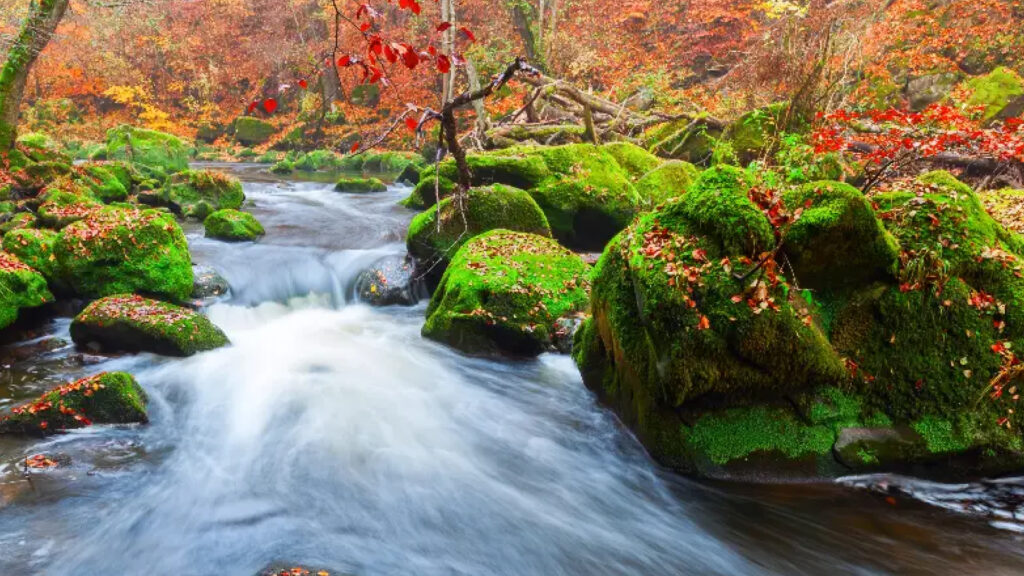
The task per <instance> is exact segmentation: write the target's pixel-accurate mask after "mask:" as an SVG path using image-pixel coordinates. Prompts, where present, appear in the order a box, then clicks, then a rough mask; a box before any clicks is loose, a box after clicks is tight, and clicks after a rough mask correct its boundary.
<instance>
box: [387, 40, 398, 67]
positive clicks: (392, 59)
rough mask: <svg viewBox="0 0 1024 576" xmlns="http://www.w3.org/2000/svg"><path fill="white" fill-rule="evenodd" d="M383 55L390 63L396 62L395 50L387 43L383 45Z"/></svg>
mask: <svg viewBox="0 0 1024 576" xmlns="http://www.w3.org/2000/svg"><path fill="white" fill-rule="evenodd" d="M384 57H385V58H387V59H388V62H391V63H392V64H394V63H395V62H398V54H397V53H395V51H394V50H392V49H391V46H388V45H387V44H385V45H384Z"/></svg>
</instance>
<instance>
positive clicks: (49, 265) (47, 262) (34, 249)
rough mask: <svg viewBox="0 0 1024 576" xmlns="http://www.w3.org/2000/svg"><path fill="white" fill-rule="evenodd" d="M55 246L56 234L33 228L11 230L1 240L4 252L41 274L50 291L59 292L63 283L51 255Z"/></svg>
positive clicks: (54, 257) (55, 261)
mask: <svg viewBox="0 0 1024 576" xmlns="http://www.w3.org/2000/svg"><path fill="white" fill-rule="evenodd" d="M56 244H57V233H56V232H54V231H52V230H38V229H35V228H22V229H18V230H12V231H11V232H9V233H7V234H6V235H4V238H3V249H4V251H5V252H7V253H8V254H13V255H14V256H15V257H17V258H18V259H19V260H21V261H22V262H23V263H24V264H25V265H26V266H29V267H30V268H32V269H34V270H35V271H37V272H39V273H40V274H42V275H43V277H44V278H46V282H47V283H48V284H49V286H50V289H51V290H56V291H58V292H61V291H63V290H62V288H63V287H64V286H65V283H64V281H63V278H62V275H61V271H60V268H59V266H58V265H57V258H56V256H54V253H53V252H54V248H55V246H56Z"/></svg>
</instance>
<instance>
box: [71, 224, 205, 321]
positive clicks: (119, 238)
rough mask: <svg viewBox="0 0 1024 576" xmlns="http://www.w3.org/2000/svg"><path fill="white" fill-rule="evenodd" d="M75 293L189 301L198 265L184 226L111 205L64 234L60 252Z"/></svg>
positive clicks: (92, 295) (73, 225)
mask: <svg viewBox="0 0 1024 576" xmlns="http://www.w3.org/2000/svg"><path fill="white" fill-rule="evenodd" d="M54 254H55V255H56V257H57V262H58V264H59V266H60V269H61V270H62V273H63V274H64V276H65V277H66V278H67V280H68V283H69V284H70V285H71V288H72V289H73V290H74V291H75V293H77V294H79V295H81V296H86V297H100V296H109V295H112V294H122V293H127V292H140V293H143V294H153V295H156V296H161V297H164V298H169V299H171V300H178V301H184V300H186V299H187V298H188V297H189V294H191V292H192V264H191V258H190V256H189V252H188V244H187V243H186V241H185V235H184V234H183V233H182V231H181V227H179V226H178V223H177V222H175V221H174V217H173V216H171V215H170V214H165V213H162V212H158V211H156V210H135V209H129V208H119V207H107V208H103V209H101V210H98V211H96V212H94V213H92V214H90V215H89V216H87V217H86V218H85V219H83V220H81V221H79V222H75V223H74V224H71V225H70V226H68V227H67V228H64V230H63V231H61V233H60V236H59V238H58V241H57V247H56V249H55V251H54Z"/></svg>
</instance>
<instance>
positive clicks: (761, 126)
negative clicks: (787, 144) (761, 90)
mask: <svg viewBox="0 0 1024 576" xmlns="http://www.w3.org/2000/svg"><path fill="white" fill-rule="evenodd" d="M788 110H789V104H788V103H786V102H778V103H775V104H772V105H771V106H767V107H765V108H760V109H757V110H753V111H751V112H748V113H746V114H744V115H743V116H740V117H739V118H738V119H737V120H736V121H735V122H733V123H732V124H731V125H730V126H729V128H728V129H727V130H726V132H725V139H726V140H727V141H728V142H729V144H730V145H731V146H732V149H733V150H734V151H735V153H736V155H737V156H738V157H739V160H740V161H741V162H744V163H745V162H750V161H753V160H756V159H757V158H759V157H761V156H763V155H765V154H769V153H771V152H773V149H774V148H775V147H777V146H778V144H779V140H780V138H781V132H782V130H783V128H785V123H786V118H785V115H786V114H787V113H788Z"/></svg>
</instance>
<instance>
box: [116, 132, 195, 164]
mask: <svg viewBox="0 0 1024 576" xmlns="http://www.w3.org/2000/svg"><path fill="white" fill-rule="evenodd" d="M107 159H109V160H123V161H126V162H130V163H132V164H136V165H140V166H145V167H148V168H155V169H157V170H159V171H161V172H163V173H164V174H173V173H175V172H180V171H182V170H184V169H186V168H188V148H187V147H186V146H185V144H184V143H183V142H182V141H181V140H180V139H179V138H178V137H177V136H174V135H172V134H166V133H164V132H157V131H156V130H144V129H142V128H135V127H133V126H127V125H122V126H118V127H117V128H112V129H111V130H109V131H108V132H107Z"/></svg>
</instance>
